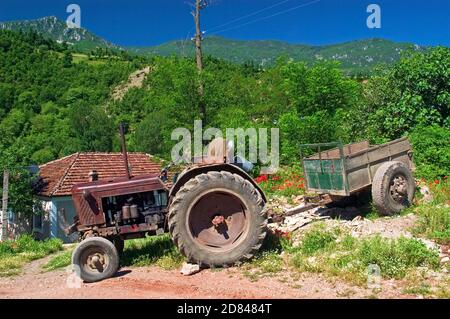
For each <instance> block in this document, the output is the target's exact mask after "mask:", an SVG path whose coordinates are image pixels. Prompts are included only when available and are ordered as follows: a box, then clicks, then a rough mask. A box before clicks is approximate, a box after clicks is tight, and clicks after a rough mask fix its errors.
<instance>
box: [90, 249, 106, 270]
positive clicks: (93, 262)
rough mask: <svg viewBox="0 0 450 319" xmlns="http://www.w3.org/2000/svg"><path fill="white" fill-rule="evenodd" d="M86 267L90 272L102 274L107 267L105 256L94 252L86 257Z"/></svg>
mask: <svg viewBox="0 0 450 319" xmlns="http://www.w3.org/2000/svg"><path fill="white" fill-rule="evenodd" d="M86 266H87V268H89V270H91V271H99V272H102V271H103V270H104V269H105V267H106V266H107V260H106V258H105V255H104V254H103V253H100V252H94V253H91V254H90V255H88V256H87V259H86Z"/></svg>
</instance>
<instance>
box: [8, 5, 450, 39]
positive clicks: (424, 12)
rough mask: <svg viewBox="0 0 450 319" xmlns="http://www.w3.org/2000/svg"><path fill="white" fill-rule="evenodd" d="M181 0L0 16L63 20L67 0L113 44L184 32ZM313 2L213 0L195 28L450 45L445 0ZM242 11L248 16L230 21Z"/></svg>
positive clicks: (241, 35)
mask: <svg viewBox="0 0 450 319" xmlns="http://www.w3.org/2000/svg"><path fill="white" fill-rule="evenodd" d="M188 1H193V0H126V1H124V0H114V1H111V0H69V1H66V0H39V1H34V0H1V1H0V21H10V20H22V19H34V18H39V17H43V16H49V15H55V16H57V17H59V18H61V19H63V20H66V18H67V16H68V15H69V14H68V13H66V7H67V5H69V4H71V3H76V4H78V5H80V7H81V24H82V25H81V26H82V27H84V28H87V29H89V30H91V31H93V32H94V33H96V34H98V35H99V36H101V37H104V38H106V39H107V40H109V41H111V42H113V43H116V44H119V45H123V46H146V45H155V44H160V43H163V42H166V41H170V40H174V39H184V38H186V37H188V36H189V35H192V31H193V28H192V27H193V21H192V17H191V15H190V13H189V12H190V7H189V5H188V4H187V3H186V2H188ZM313 1H314V0H284V1H283V0H216V1H215V3H214V5H212V6H211V7H209V8H207V9H206V10H205V11H204V12H203V21H202V28H203V29H204V30H207V33H206V34H207V35H208V34H214V33H217V31H223V32H218V33H217V35H220V36H224V37H227V38H233V39H248V40H249V39H275V40H282V41H288V42H292V43H304V44H316V45H322V44H332V43H339V42H344V41H350V40H356V39H362V38H372V37H382V38H386V39H390V40H395V41H408V42H414V43H417V44H421V45H439V44H440V45H446V46H450V18H449V17H450V1H449V0H315V1H316V2H313ZM308 3H309V4H308ZM372 3H375V4H378V5H380V7H381V18H382V20H381V21H382V27H381V29H369V28H367V26H366V19H367V17H368V15H369V13H367V12H366V8H367V6H368V5H369V4H372ZM303 4H305V6H302V7H300V6H301V5H303ZM297 7H298V8H297ZM264 9H266V10H264ZM258 11H261V12H259V13H257V12H258ZM255 12H256V14H253V13H255ZM252 14H253V15H252ZM248 15H251V16H248ZM243 16H248V17H247V18H244V19H240V20H237V19H239V18H241V17H243ZM270 16H271V17H270ZM224 24H226V25H224ZM221 25H224V26H222V27H220V26H221ZM227 29H228V30H227ZM208 30H209V31H208Z"/></svg>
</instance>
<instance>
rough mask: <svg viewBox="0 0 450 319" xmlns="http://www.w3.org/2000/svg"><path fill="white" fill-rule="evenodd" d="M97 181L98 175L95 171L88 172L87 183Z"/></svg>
mask: <svg viewBox="0 0 450 319" xmlns="http://www.w3.org/2000/svg"><path fill="white" fill-rule="evenodd" d="M95 181H98V173H97V171H96V170H92V171H90V172H89V182H95Z"/></svg>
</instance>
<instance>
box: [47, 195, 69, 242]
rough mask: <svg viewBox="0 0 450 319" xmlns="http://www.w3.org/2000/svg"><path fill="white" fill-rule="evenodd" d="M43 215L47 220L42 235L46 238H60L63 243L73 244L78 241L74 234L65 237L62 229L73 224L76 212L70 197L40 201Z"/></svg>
mask: <svg viewBox="0 0 450 319" xmlns="http://www.w3.org/2000/svg"><path fill="white" fill-rule="evenodd" d="M42 203H43V204H42V205H43V208H44V211H45V213H44V215H46V217H47V218H46V219H47V220H48V222H47V226H46V229H45V231H43V232H42V235H43V236H45V237H46V238H60V239H61V240H63V241H64V243H71V242H75V241H77V239H78V236H77V235H76V234H72V235H71V236H69V237H68V236H66V234H65V232H64V229H65V228H67V227H68V226H70V225H72V224H73V218H74V217H75V214H76V211H75V207H74V205H73V201H72V197H70V196H66V197H51V198H46V199H42Z"/></svg>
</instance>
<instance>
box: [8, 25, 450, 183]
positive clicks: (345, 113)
mask: <svg viewBox="0 0 450 319" xmlns="http://www.w3.org/2000/svg"><path fill="white" fill-rule="evenodd" d="M146 66H150V73H149V74H148V76H147V77H146V80H145V81H144V85H143V87H142V88H132V89H131V90H129V91H128V93H127V94H125V96H124V98H123V99H122V100H117V101H114V100H113V99H112V98H111V95H112V92H113V91H114V89H115V88H116V87H117V86H118V85H119V84H120V83H123V82H124V81H126V80H127V79H128V76H129V75H130V74H131V73H132V72H134V71H136V70H139V69H142V68H144V67H146ZM449 70H450V49H448V48H435V49H432V50H430V51H428V52H426V53H420V52H419V53H418V52H415V53H414V52H412V53H409V54H405V55H404V58H403V59H402V60H401V61H400V62H398V63H397V64H396V65H395V66H394V67H391V68H389V69H387V70H380V71H379V72H378V73H377V75H374V76H372V77H371V78H370V79H369V80H368V81H364V82H360V81H357V80H355V79H352V78H349V77H347V76H346V75H345V74H344V73H343V72H342V69H341V68H340V66H339V64H338V63H335V62H318V63H316V64H314V65H313V66H308V65H307V64H305V63H304V62H300V61H299V62H293V61H289V60H286V59H278V61H277V63H276V64H275V65H274V66H273V67H270V68H267V69H264V70H263V69H260V68H258V67H255V66H254V65H251V64H242V65H241V64H233V63H231V62H227V61H224V60H219V59H213V58H208V59H207V60H206V61H205V72H204V73H203V81H204V83H205V96H204V103H205V105H206V111H207V123H206V126H213V127H218V128H221V129H224V128H226V127H243V128H245V127H250V126H252V127H257V128H258V127H279V128H280V129H281V156H282V161H283V163H284V164H293V163H296V162H298V155H297V154H298V144H300V143H313V142H328V141H333V140H337V139H342V140H343V141H344V142H350V141H356V140H361V139H369V140H370V141H371V142H384V141H387V140H389V139H394V138H398V137H401V136H404V135H407V134H410V135H411V138H412V140H413V142H414V144H415V147H416V161H417V164H418V167H419V174H421V175H422V176H426V177H438V176H444V175H448V174H449V173H450V133H449V128H450V117H449V115H450V114H449V113H450V110H449V105H450V93H449V92H450V90H449V85H450V76H449ZM197 76H198V75H197V71H196V66H195V61H194V60H193V59H190V58H178V57H154V58H143V57H140V58H138V57H134V58H132V57H127V58H126V59H125V58H123V57H122V56H109V57H103V58H92V57H91V58H89V57H88V56H82V55H80V54H79V53H74V52H71V51H69V50H68V47H67V46H66V45H62V44H58V43H56V42H55V41H53V40H46V39H44V38H43V37H41V36H39V35H37V34H36V33H17V32H12V31H6V30H3V31H0V119H1V121H0V166H18V165H30V164H41V163H45V162H47V161H50V160H53V159H56V158H59V157H61V156H64V155H68V154H71V153H74V152H77V151H113V150H114V151H117V150H119V146H118V141H117V134H116V132H117V130H116V128H117V125H118V123H119V122H121V121H125V122H127V123H128V126H129V134H128V135H127V137H128V139H129V149H130V151H145V152H149V153H151V154H154V155H158V156H161V157H163V158H168V157H169V154H170V149H171V147H172V146H173V143H174V142H173V141H171V139H170V133H171V131H172V130H173V129H174V128H176V127H187V128H191V127H192V126H193V121H194V120H195V119H198V118H199V117H200V116H199V107H198V106H199V97H198V95H197V93H196V92H197V83H198V79H197Z"/></svg>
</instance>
